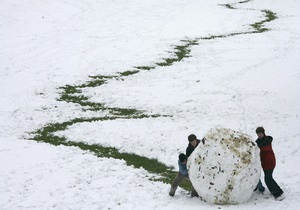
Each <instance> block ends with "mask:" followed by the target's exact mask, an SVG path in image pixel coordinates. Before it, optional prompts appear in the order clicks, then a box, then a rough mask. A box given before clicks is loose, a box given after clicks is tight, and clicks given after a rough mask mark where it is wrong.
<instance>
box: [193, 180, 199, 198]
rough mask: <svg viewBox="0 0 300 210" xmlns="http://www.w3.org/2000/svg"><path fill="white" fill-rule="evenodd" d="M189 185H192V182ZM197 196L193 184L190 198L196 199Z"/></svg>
mask: <svg viewBox="0 0 300 210" xmlns="http://www.w3.org/2000/svg"><path fill="white" fill-rule="evenodd" d="M191 184H192V182H191ZM198 196H199V195H198V193H197V191H196V190H195V189H194V187H193V184H192V193H191V197H198Z"/></svg>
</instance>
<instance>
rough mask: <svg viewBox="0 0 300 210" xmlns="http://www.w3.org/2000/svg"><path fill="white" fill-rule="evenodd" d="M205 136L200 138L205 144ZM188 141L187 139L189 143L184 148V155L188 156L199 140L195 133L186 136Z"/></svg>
mask: <svg viewBox="0 0 300 210" xmlns="http://www.w3.org/2000/svg"><path fill="white" fill-rule="evenodd" d="M205 140H206V139H205V137H204V138H203V139H202V140H201V141H202V143H203V144H205ZM188 141H189V144H188V146H187V148H186V152H185V154H186V156H187V157H189V156H190V155H191V154H192V152H193V151H194V150H195V148H196V147H197V146H198V145H199V143H200V140H199V139H197V137H196V135H195V134H191V135H189V136H188Z"/></svg>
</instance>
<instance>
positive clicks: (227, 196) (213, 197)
mask: <svg viewBox="0 0 300 210" xmlns="http://www.w3.org/2000/svg"><path fill="white" fill-rule="evenodd" d="M205 138H206V141H205V144H203V142H202V141H201V142H200V144H199V145H198V146H197V147H196V148H195V150H194V151H193V153H192V154H191V156H190V157H189V158H188V164H187V166H188V170H189V177H190V180H191V182H192V184H193V186H194V188H195V190H196V191H197V192H198V194H199V196H200V197H201V198H202V199H203V200H204V201H206V202H208V203H212V204H241V203H246V202H247V201H248V200H249V199H250V197H251V195H252V193H253V190H254V189H255V187H256V185H257V183H258V181H259V178H260V172H261V165H260V157H259V149H258V148H257V146H256V145H255V143H254V142H253V141H252V138H251V137H250V136H248V135H246V134H243V133H241V132H237V131H234V130H231V129H227V128H213V129H211V130H210V131H209V132H208V133H207V134H206V135H205Z"/></svg>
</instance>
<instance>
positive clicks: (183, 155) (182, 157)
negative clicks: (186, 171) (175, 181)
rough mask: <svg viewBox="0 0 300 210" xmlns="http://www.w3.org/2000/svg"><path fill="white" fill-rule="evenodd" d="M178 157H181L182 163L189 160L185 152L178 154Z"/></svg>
mask: <svg viewBox="0 0 300 210" xmlns="http://www.w3.org/2000/svg"><path fill="white" fill-rule="evenodd" d="M178 158H179V161H180V162H182V163H186V161H187V156H186V155H185V154H183V153H181V154H180V155H179V156H178Z"/></svg>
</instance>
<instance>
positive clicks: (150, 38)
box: [0, 0, 300, 210]
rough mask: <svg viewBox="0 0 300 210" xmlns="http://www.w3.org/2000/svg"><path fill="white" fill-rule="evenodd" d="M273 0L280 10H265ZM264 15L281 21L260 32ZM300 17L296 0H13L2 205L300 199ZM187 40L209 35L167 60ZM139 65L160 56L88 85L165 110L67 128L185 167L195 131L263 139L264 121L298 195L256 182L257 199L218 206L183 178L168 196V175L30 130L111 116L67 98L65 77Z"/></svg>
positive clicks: (2, 121)
mask: <svg viewBox="0 0 300 210" xmlns="http://www.w3.org/2000/svg"><path fill="white" fill-rule="evenodd" d="M225 4H227V6H226V5H225ZM231 7H233V8H234V9H233V8H231ZM265 11H270V12H272V13H274V14H276V17H277V18H276V19H275V20H273V21H270V22H261V21H264V20H266V13H265ZM259 22H261V23H262V24H263V27H265V28H268V29H269V30H268V31H265V32H263V33H250V32H252V31H254V30H255V29H254V27H252V26H251V24H254V23H259ZM299 22H300V2H299V1H296V0H264V1H259V0H249V1H244V2H238V1H225V0H209V1H204V0H202V1H197V0H181V1H179V0H143V1H138V0H125V1H121V0H115V1H105V0H90V1H83V0H64V1H59V0H52V1H34V0H1V1H0V40H1V42H0V49H1V50H0V97H1V104H0V113H1V118H0V125H1V129H0V141H1V143H0V166H1V169H0V209H172V210H173V209H239V210H240V209H243V210H250V209H254V208H257V209H264V210H271V209H272V210H275V209H293V210H297V209H300V207H299V206H300V200H299V198H300V190H299V186H300V178H299V175H300V172H299V170H298V167H299V161H300V143H299V140H300V127H299V126H300V67H299V65H298V61H299V58H300V25H299ZM233 34H238V35H233ZM212 36H218V37H219V38H215V39H206V38H208V37H212ZM183 40H196V41H197V43H198V45H191V46H190V48H189V49H190V50H191V51H190V53H189V57H188V58H184V59H183V60H181V61H180V62H174V63H173V64H172V65H170V66H159V65H157V63H159V62H161V61H162V59H164V58H169V57H172V56H174V48H175V47H176V46H180V45H182V44H184V43H185V42H184V41H183ZM135 66H154V68H153V69H151V70H149V71H140V72H138V73H136V74H133V75H131V76H127V77H122V79H110V80H108V81H107V83H106V84H105V85H101V86H98V87H93V88H92V87H87V88H82V94H83V95H84V96H87V97H89V101H92V102H97V103H104V104H105V105H106V106H107V107H122V108H131V109H137V110H143V111H144V112H145V113H148V114H159V115H166V117H158V118H142V119H116V120H108V121H94V122H82V123H75V124H73V125H71V126H69V127H68V129H66V130H63V131H59V132H57V133H56V135H59V136H65V137H66V138H67V139H68V140H69V141H72V142H79V141H80V142H85V143H89V144H94V143H96V144H101V145H104V146H111V147H116V148H117V149H119V151H121V152H128V153H134V154H137V155H140V156H145V157H148V158H156V159H158V160H159V161H161V162H163V163H164V164H166V165H168V166H174V167H175V168H176V169H177V157H178V154H179V153H180V152H184V151H185V148H186V146H187V143H188V141H187V136H188V135H189V134H191V133H194V134H196V135H197V136H198V137H199V138H201V137H202V136H204V135H205V134H206V132H207V131H208V130H209V129H211V128H212V127H214V126H223V127H226V128H230V129H234V130H237V131H241V132H243V133H245V134H248V135H250V136H252V137H253V139H256V134H255V128H256V127H257V126H264V127H265V129H266V133H267V134H268V135H271V136H273V138H274V141H273V149H274V151H275V154H276V157H277V166H276V168H275V171H274V178H275V180H276V181H277V182H278V183H279V185H280V186H281V188H282V189H283V190H284V192H285V197H286V199H285V200H283V201H281V202H278V201H275V200H274V199H273V198H268V199H266V197H269V196H268V194H269V192H268V191H267V192H266V193H265V194H266V195H264V196H263V195H260V194H258V193H256V192H254V193H253V196H252V197H251V199H250V200H249V201H248V202H247V203H246V204H242V205H235V206H227V205H226V206H218V205H210V204H207V203H205V202H203V201H201V200H200V199H198V198H190V197H189V196H188V195H187V192H186V191H184V190H183V189H179V190H178V191H177V192H176V194H175V196H174V197H170V196H169V195H168V190H169V187H170V186H169V185H168V184H165V183H162V182H153V181H150V180H149V172H148V171H146V170H144V169H143V168H139V169H136V168H134V167H131V166H127V165H126V163H125V161H123V160H118V159H113V158H98V157H97V156H95V155H93V154H92V153H89V152H86V151H82V150H80V149H79V148H77V147H66V146H53V145H51V144H46V143H38V142H35V141H29V140H27V139H28V138H29V137H31V135H30V134H29V132H33V131H36V130H37V129H40V128H42V127H43V126H44V125H46V124H47V123H56V122H59V123H62V122H66V121H69V120H72V119H74V118H92V117H95V116H103V115H105V113H103V112H101V111H97V112H96V111H83V109H82V107H81V106H80V105H79V104H74V103H67V102H64V101H58V100H57V98H59V93H60V92H61V90H59V89H58V88H59V87H63V86H66V85H80V84H83V83H85V82H86V81H88V80H89V79H90V78H89V76H95V75H107V76H110V75H118V74H119V73H120V72H126V71H128V70H132V69H133V68H134V67H135ZM262 178H263V177H262Z"/></svg>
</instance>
